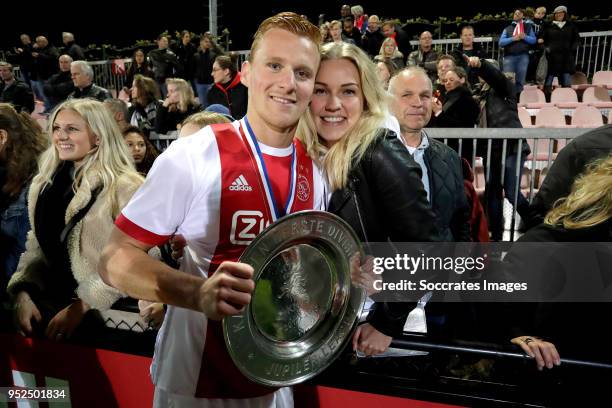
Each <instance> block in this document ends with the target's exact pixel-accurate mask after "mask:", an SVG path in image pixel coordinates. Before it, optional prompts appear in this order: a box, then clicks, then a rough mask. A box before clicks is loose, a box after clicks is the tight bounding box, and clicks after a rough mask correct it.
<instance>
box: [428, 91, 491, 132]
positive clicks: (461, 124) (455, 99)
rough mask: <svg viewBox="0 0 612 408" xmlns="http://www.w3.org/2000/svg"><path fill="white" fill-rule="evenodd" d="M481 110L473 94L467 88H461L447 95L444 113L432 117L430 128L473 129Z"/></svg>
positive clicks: (443, 108) (443, 107) (443, 106)
mask: <svg viewBox="0 0 612 408" xmlns="http://www.w3.org/2000/svg"><path fill="white" fill-rule="evenodd" d="M479 113H480V108H479V107H478V104H477V103H476V101H474V99H473V98H472V93H471V92H470V90H469V89H467V88H466V87H465V86H460V87H457V88H455V89H453V90H452V91H450V92H447V93H446V97H445V100H444V105H442V112H441V113H440V114H439V115H438V116H434V115H432V116H431V120H430V121H429V125H428V126H429V127H439V128H442V127H454V128H473V127H474V125H475V124H477V121H478V114H479Z"/></svg>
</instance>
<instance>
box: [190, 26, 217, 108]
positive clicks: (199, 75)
mask: <svg viewBox="0 0 612 408" xmlns="http://www.w3.org/2000/svg"><path fill="white" fill-rule="evenodd" d="M219 55H223V50H222V49H221V48H219V47H218V46H217V44H215V41H214V39H213V37H212V35H211V34H210V33H205V34H203V35H202V37H201V38H200V49H199V50H198V52H197V53H196V55H195V81H196V89H197V91H198V98H199V99H200V105H202V106H203V107H206V106H208V105H210V104H209V103H208V91H209V89H210V87H211V86H212V85H213V83H214V82H215V81H214V80H213V76H212V72H213V64H214V63H215V59H216V58H217V57H218V56H219Z"/></svg>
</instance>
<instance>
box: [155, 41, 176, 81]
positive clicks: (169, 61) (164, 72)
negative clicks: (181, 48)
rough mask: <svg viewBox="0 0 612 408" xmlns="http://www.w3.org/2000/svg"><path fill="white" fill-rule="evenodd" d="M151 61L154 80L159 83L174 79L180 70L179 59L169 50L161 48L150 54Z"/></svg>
mask: <svg viewBox="0 0 612 408" xmlns="http://www.w3.org/2000/svg"><path fill="white" fill-rule="evenodd" d="M149 61H150V62H151V68H152V69H153V78H155V80H156V81H157V82H164V81H165V80H166V78H172V77H174V75H175V73H176V72H177V70H178V59H177V57H176V54H175V53H173V52H172V51H170V50H169V49H164V50H160V49H159V48H158V49H156V50H153V51H150V52H149Z"/></svg>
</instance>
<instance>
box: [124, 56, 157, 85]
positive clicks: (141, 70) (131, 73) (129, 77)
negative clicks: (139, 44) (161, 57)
mask: <svg viewBox="0 0 612 408" xmlns="http://www.w3.org/2000/svg"><path fill="white" fill-rule="evenodd" d="M136 75H142V76H146V77H149V78H153V71H152V70H151V67H149V63H148V62H147V61H145V62H144V63H143V64H142V65H140V66H138V65H136V63H135V62H133V61H132V65H130V68H129V69H128V70H127V74H126V76H125V87H126V88H128V89H129V88H131V87H132V85H133V84H134V77H135V76H136Z"/></svg>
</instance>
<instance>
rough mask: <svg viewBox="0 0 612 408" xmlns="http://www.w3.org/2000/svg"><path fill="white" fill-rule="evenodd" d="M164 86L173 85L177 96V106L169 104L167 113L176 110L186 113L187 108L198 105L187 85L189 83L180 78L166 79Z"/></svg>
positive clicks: (189, 86)
mask: <svg viewBox="0 0 612 408" xmlns="http://www.w3.org/2000/svg"><path fill="white" fill-rule="evenodd" d="M166 84H167V85H174V86H175V87H176V90H177V92H178V94H179V102H178V104H176V105H175V104H171V105H170V106H169V107H168V110H169V111H171V112H172V111H176V110H178V111H180V112H187V110H188V109H189V106H191V105H198V104H199V102H198V101H197V100H196V98H195V95H194V93H193V89H192V88H191V85H189V82H187V81H185V80H184V79H181V78H168V79H166Z"/></svg>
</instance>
